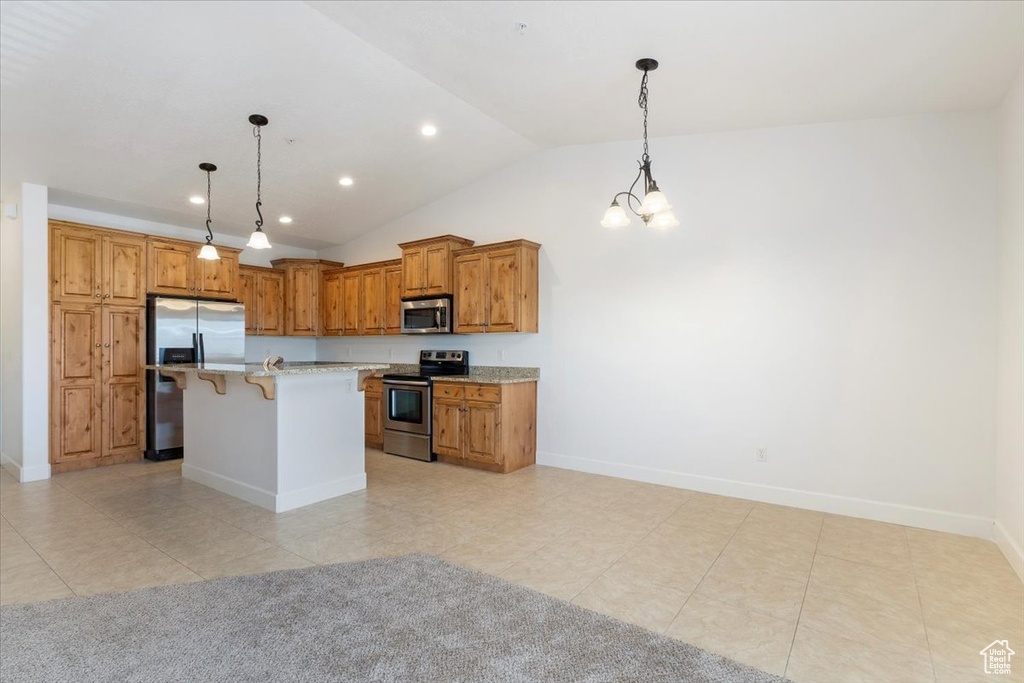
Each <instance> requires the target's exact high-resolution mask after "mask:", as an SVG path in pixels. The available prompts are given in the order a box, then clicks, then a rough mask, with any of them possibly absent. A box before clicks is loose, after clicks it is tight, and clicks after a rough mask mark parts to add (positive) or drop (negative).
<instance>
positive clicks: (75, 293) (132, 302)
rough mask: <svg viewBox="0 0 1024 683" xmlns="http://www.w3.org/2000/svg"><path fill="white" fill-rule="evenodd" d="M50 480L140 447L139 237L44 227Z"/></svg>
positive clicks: (137, 452)
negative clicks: (46, 239) (47, 281)
mask: <svg viewBox="0 0 1024 683" xmlns="http://www.w3.org/2000/svg"><path fill="white" fill-rule="evenodd" d="M50 300H51V305H50V344H51V349H50V463H51V469H52V471H53V472H54V473H58V472H65V471H68V470H74V469H81V468H85V467H95V466H97V465H107V464H113V463H117V462H128V461H132V460H138V459H140V458H141V455H142V452H143V450H145V447H146V420H145V401H146V379H145V371H144V369H143V365H144V364H145V359H146V315H145V313H146V309H145V304H146V238H145V236H143V235H135V234H132V233H124V232H120V231H117V230H101V229H96V228H91V227H87V226H82V225H78V224H75V223H68V222H64V221H50Z"/></svg>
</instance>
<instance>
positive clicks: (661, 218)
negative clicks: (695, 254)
mask: <svg viewBox="0 0 1024 683" xmlns="http://www.w3.org/2000/svg"><path fill="white" fill-rule="evenodd" d="M647 225H648V226H650V227H652V228H658V229H660V230H664V229H666V228H676V227H679V219H678V218H676V215H675V214H674V213H672V210H671V209H666V210H665V211H659V212H658V213H656V214H654V215H653V216H651V218H650V220H648V221H647Z"/></svg>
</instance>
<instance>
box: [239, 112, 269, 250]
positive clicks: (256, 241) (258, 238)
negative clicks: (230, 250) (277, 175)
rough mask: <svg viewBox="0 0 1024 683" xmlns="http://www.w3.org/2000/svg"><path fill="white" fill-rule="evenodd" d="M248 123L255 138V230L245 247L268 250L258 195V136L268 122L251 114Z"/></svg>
mask: <svg viewBox="0 0 1024 683" xmlns="http://www.w3.org/2000/svg"><path fill="white" fill-rule="evenodd" d="M249 123H251V124H252V135H253V137H254V138H256V229H255V230H253V231H252V234H251V235H249V242H248V243H247V244H246V245H245V246H247V247H249V248H251V249H270V240H268V239H267V234H266V233H265V232H263V211H262V207H263V200H262V197H261V195H260V191H261V188H262V185H263V175H262V168H261V166H262V162H263V159H262V156H263V136H262V135H261V134H260V130H261V129H262V128H263V126H265V125H267V124H268V123H270V121H269V119H267V117H266V116H263V114H253V115H251V116H250V117H249Z"/></svg>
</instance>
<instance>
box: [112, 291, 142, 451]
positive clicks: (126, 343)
mask: <svg viewBox="0 0 1024 683" xmlns="http://www.w3.org/2000/svg"><path fill="white" fill-rule="evenodd" d="M102 315H103V440H102V447H103V455H105V456H106V455H118V454H122V453H139V452H141V451H143V450H145V448H146V440H145V424H146V419H145V396H146V385H145V381H146V380H145V375H144V373H143V368H142V366H143V364H144V363H145V360H146V327H145V326H146V317H145V310H144V309H142V308H140V307H138V306H104V307H103V314H102Z"/></svg>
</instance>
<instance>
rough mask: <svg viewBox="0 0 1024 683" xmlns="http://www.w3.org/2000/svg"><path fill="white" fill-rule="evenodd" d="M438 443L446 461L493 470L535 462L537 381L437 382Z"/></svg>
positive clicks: (435, 445)
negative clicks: (494, 382) (504, 382)
mask: <svg viewBox="0 0 1024 683" xmlns="http://www.w3.org/2000/svg"><path fill="white" fill-rule="evenodd" d="M433 421H434V423H433V448H434V453H435V454H436V455H437V457H438V458H439V459H440V460H442V461H444V462H450V463H455V464H459V465H466V466H469V467H477V468H479V469H485V470H490V471H493V472H511V471H513V470H517V469H520V468H522V467H526V466H528V465H532V464H534V462H535V461H536V454H537V429H536V424H537V383H536V382H519V383H516V384H471V383H462V382H440V381H438V382H435V383H434V403H433Z"/></svg>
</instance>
